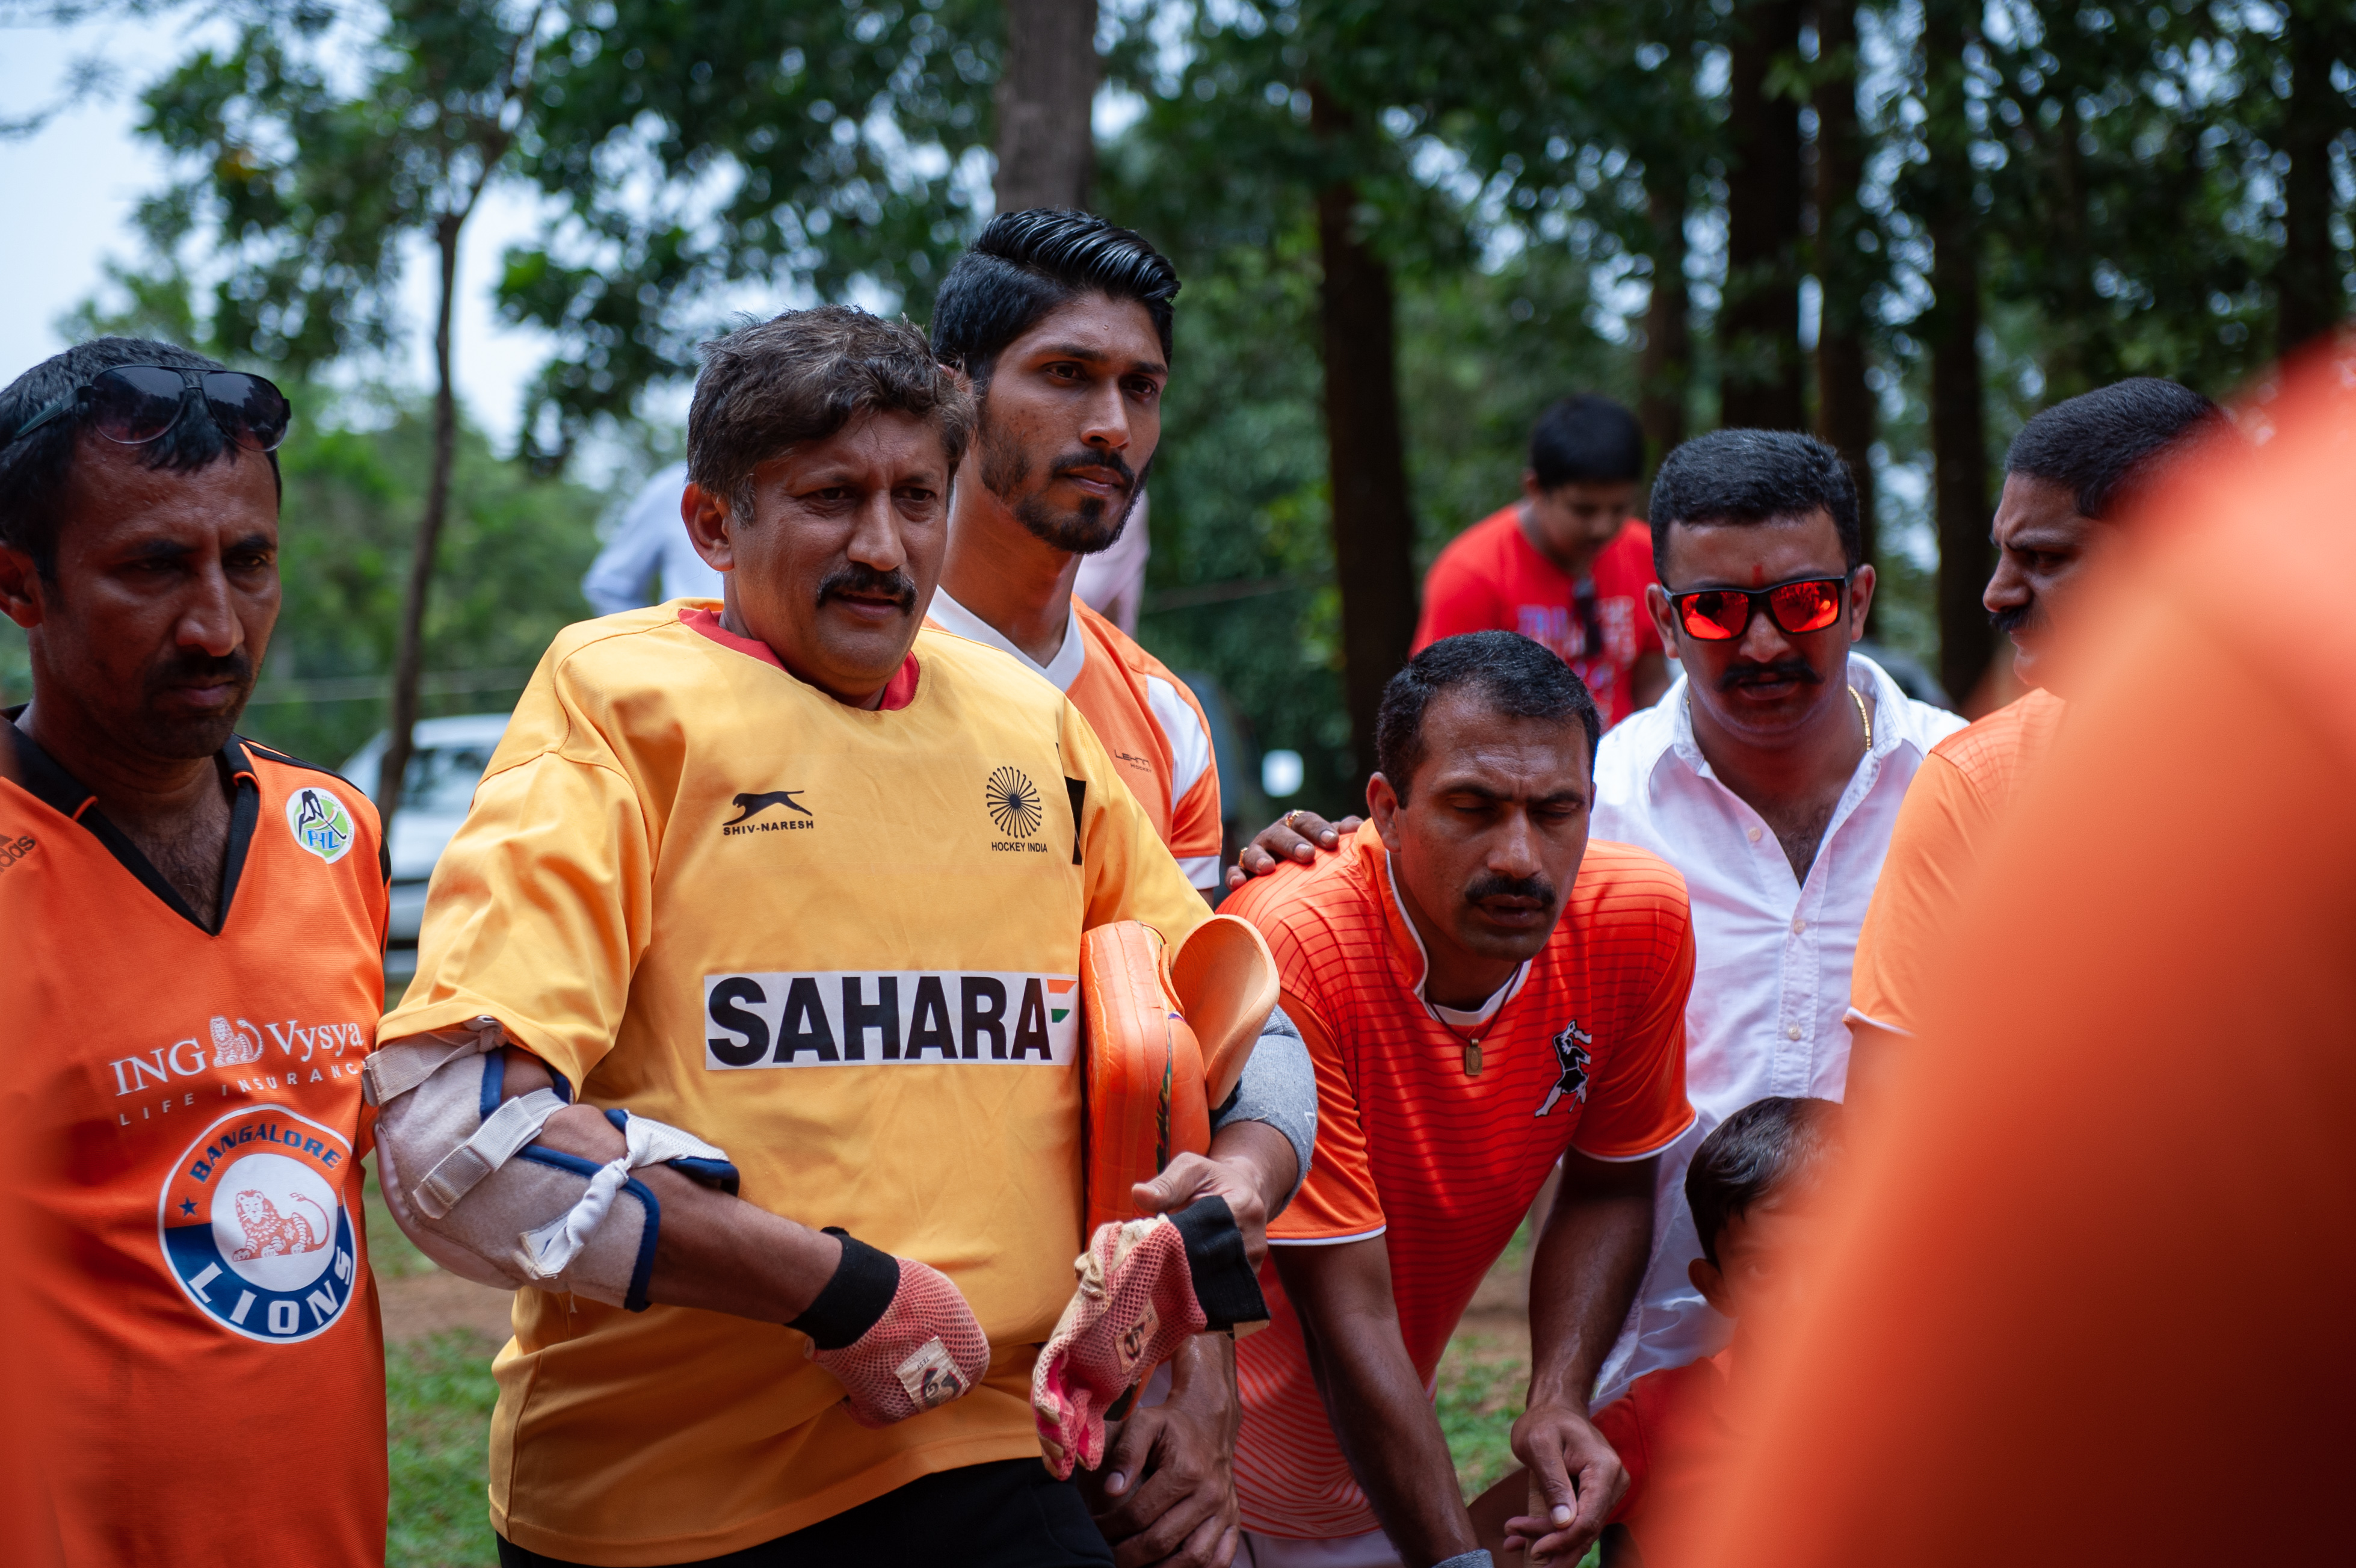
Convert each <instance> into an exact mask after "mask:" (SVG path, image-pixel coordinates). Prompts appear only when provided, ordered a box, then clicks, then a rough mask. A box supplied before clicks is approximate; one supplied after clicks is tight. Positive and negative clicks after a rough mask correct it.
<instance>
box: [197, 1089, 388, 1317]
mask: <svg viewBox="0 0 2356 1568" xmlns="http://www.w3.org/2000/svg"><path fill="white" fill-rule="evenodd" d="M351 1159H352V1146H351V1144H350V1143H349V1141H348V1140H347V1139H346V1138H345V1137H344V1136H343V1135H342V1134H341V1133H337V1132H336V1131H335V1130H334V1129H333V1128H330V1127H326V1126H322V1125H321V1124H320V1123H318V1122H314V1121H312V1120H311V1119H310V1118H308V1117H306V1116H297V1115H296V1114H295V1112H291V1111H288V1110H285V1109H284V1108H283V1107H280V1106H275V1105H257V1106H252V1107H250V1108H248V1109H246V1110H243V1111H236V1112H230V1114H229V1115H227V1116H224V1117H222V1118H221V1119H220V1121H218V1122H214V1123H213V1124H212V1125H211V1126H209V1127H208V1128H206V1129H205V1130H204V1132H203V1133H202V1134H200V1135H199V1136H198V1139H197V1141H196V1142H195V1143H193V1144H189V1145H188V1148H187V1153H185V1154H183V1155H181V1156H180V1160H179V1163H178V1164H177V1165H175V1166H173V1167H172V1174H171V1175H170V1176H167V1177H166V1178H165V1182H164V1195H163V1198H162V1201H161V1203H160V1205H159V1208H158V1211H157V1215H156V1229H157V1230H158V1231H159V1232H160V1234H161V1237H162V1240H163V1243H164V1262H166V1265H167V1266H168V1267H169V1268H170V1269H171V1271H172V1277H173V1278H174V1279H177V1280H178V1281H179V1282H180V1288H181V1289H182V1290H184V1291H186V1292H187V1295H188V1299H189V1300H190V1301H192V1302H194V1303H195V1304H196V1305H197V1306H198V1308H199V1309H200V1310H202V1311H204V1312H206V1313H208V1314H209V1315H210V1316H212V1318H213V1319H214V1321H216V1322H218V1323H219V1324H220V1326H222V1327H224V1328H227V1329H228V1330H230V1332H231V1333H233V1334H241V1335H243V1336H244V1337H247V1338H248V1339H259V1340H262V1342H263V1343H265V1344H284V1345H292V1344H295V1343H296V1342H298V1341H300V1340H305V1339H308V1338H311V1337H313V1336H315V1335H316V1334H319V1333H321V1332H323V1331H324V1330H326V1329H327V1327H328V1326H330V1325H332V1324H333V1323H334V1322H335V1321H336V1319H337V1318H338V1317H341V1316H343V1315H344V1308H345V1307H347V1306H348V1305H351V1299H352V1287H353V1285H354V1283H356V1282H357V1280H358V1278H359V1249H358V1248H357V1247H356V1246H355V1245H354V1243H353V1240H352V1218H351V1215H350V1214H349V1213H348V1211H347V1210H346V1209H345V1208H344V1200H343V1186H344V1176H345V1174H346V1173H347V1172H348V1170H349V1168H350V1165H351Z"/></svg>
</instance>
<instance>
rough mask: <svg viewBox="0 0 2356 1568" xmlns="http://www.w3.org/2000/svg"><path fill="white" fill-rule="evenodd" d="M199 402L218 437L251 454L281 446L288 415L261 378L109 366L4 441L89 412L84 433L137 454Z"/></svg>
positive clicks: (281, 396)
mask: <svg viewBox="0 0 2356 1568" xmlns="http://www.w3.org/2000/svg"><path fill="white" fill-rule="evenodd" d="M199 402H201V403H203V404H204V406H205V409H206V410H207V412H209V413H210V414H211V415H212V421H213V424H215V425H217V426H219V427H220V433H221V435H224V436H226V437H228V438H229V439H230V440H231V441H234V442H235V443H237V445H239V446H242V447H244V448H246V449H247V450H248V451H250V452H274V451H276V450H277V449H278V444H279V443H280V442H282V441H284V440H285V439H286V426H287V424H288V422H289V421H290V420H291V419H292V418H293V417H294V412H295V411H294V407H293V405H291V404H290V403H287V401H286V394H285V393H284V392H280V391H279V390H278V389H277V387H275V386H273V384H272V383H271V382H269V381H265V380H264V379H263V378H262V377H260V376H255V375H248V374H247V373H246V372H245V371H195V370H187V369H184V368H182V367H180V366H177V365H116V366H114V367H112V369H109V370H104V371H100V372H99V373H98V374H97V375H95V376H92V377H91V379H90V380H89V381H85V382H83V383H82V384H81V385H80V386H78V387H76V388H74V390H73V391H71V392H68V393H67V394H66V395H65V396H63V397H61V398H59V399H58V400H57V402H55V403H50V404H49V405H48V407H46V408H44V409H42V410H41V411H40V412H39V413H36V414H35V415H33V417H32V418H30V419H28V420H27V421H26V422H25V423H24V424H20V425H18V426H17V427H16V434H15V435H11V436H9V437H8V443H9V444H10V445H13V444H15V443H16V442H18V441H22V440H23V439H24V438H25V437H26V436H27V435H31V434H32V433H33V432H34V431H36V430H38V429H39V428H40V427H41V426H42V425H44V424H48V423H49V421H51V420H53V419H60V418H63V417H64V416H65V415H67V414H69V413H73V412H74V411H75V410H76V409H78V408H80V407H81V406H83V404H84V403H88V404H89V407H90V412H91V417H90V427H91V429H93V430H95V431H97V432H98V433H99V434H100V435H103V436H105V437H106V438H107V439H108V440H109V441H112V442H115V443H117V444H119V445H121V446H143V445H145V443H147V442H150V441H154V440H156V439H158V438H159V437H161V436H162V435H164V434H165V433H166V432H167V431H169V430H170V429H171V428H172V427H173V426H174V425H176V424H179V423H180V415H181V414H183V413H187V409H188V406H189V404H191V403H199Z"/></svg>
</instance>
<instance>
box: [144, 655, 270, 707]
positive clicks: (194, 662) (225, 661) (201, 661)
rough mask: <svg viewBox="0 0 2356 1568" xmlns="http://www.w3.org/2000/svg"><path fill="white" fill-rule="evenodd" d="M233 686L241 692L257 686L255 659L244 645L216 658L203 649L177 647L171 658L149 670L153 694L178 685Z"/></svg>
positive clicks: (149, 690) (148, 676) (149, 685)
mask: <svg viewBox="0 0 2356 1568" xmlns="http://www.w3.org/2000/svg"><path fill="white" fill-rule="evenodd" d="M217 685H230V686H234V687H236V688H237V689H238V690H239V691H240V692H249V691H251V690H252V688H253V658H252V655H251V654H249V653H247V652H246V650H244V649H242V648H241V649H239V650H237V651H235V652H234V653H228V654H223V655H220V656H219V657H216V656H215V655H213V654H210V653H207V652H206V651H204V650H202V649H200V648H183V649H177V650H174V653H173V655H172V658H171V659H170V660H169V661H167V662H166V663H163V664H159V665H157V666H156V667H155V669H153V670H151V671H148V672H147V691H148V694H149V695H151V696H152V695H154V694H155V693H159V692H163V691H166V690H168V689H169V688H171V687H174V686H217Z"/></svg>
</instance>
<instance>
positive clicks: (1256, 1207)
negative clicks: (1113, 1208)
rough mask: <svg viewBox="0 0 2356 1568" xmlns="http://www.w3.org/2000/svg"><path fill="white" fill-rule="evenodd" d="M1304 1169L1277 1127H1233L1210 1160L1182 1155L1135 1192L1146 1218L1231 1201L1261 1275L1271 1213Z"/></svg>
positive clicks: (1222, 1134) (1215, 1143)
mask: <svg viewBox="0 0 2356 1568" xmlns="http://www.w3.org/2000/svg"><path fill="white" fill-rule="evenodd" d="M1299 1167H1300V1159H1299V1156H1298V1155H1294V1154H1293V1152H1292V1143H1291V1140H1290V1139H1289V1138H1287V1137H1286V1136H1285V1135H1284V1134H1283V1133H1280V1132H1278V1131H1277V1130H1276V1129H1275V1128H1273V1127H1270V1126H1269V1125H1268V1124H1267V1123H1265V1122H1231V1123H1229V1124H1228V1125H1226V1126H1225V1127H1222V1128H1220V1129H1219V1132H1218V1135H1217V1136H1216V1137H1215V1138H1214V1139H1212V1140H1211V1154H1210V1155H1208V1156H1205V1155H1178V1156H1176V1157H1175V1158H1173V1160H1172V1161H1171V1162H1170V1164H1169V1165H1166V1166H1164V1167H1163V1169H1162V1174H1161V1175H1160V1176H1155V1177H1154V1178H1153V1179H1152V1180H1151V1181H1141V1182H1139V1183H1138V1184H1137V1185H1136V1187H1132V1188H1130V1197H1133V1198H1134V1199H1135V1200H1136V1203H1137V1211H1138V1212H1139V1213H1140V1214H1175V1213H1177V1212H1178V1211H1179V1210H1180V1209H1182V1208H1185V1207H1186V1206H1187V1205H1188V1204H1190V1203H1193V1202H1194V1201H1195V1200H1196V1199H1197V1198H1204V1197H1224V1198H1226V1200H1227V1208H1229V1209H1231V1210H1232V1211H1233V1212H1234V1214H1235V1217H1236V1229H1237V1230H1240V1231H1242V1232H1243V1238H1244V1259H1245V1261H1246V1262H1248V1263H1250V1264H1251V1266H1252V1267H1253V1268H1254V1269H1255V1270H1257V1269H1258V1267H1259V1266H1260V1263H1261V1262H1262V1261H1264V1260H1265V1259H1266V1258H1267V1257H1268V1214H1269V1209H1270V1208H1274V1207H1275V1205H1276V1204H1277V1203H1278V1202H1279V1201H1280V1200H1281V1199H1282V1198H1283V1197H1284V1195H1285V1194H1286V1193H1289V1192H1290V1191H1291V1190H1292V1182H1293V1177H1294V1176H1296V1175H1297V1174H1298V1171H1299Z"/></svg>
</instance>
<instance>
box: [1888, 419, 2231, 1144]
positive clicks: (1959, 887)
mask: <svg viewBox="0 0 2356 1568" xmlns="http://www.w3.org/2000/svg"><path fill="white" fill-rule="evenodd" d="M2225 433H2226V425H2225V421H2224V416H2223V415H2222V413H2220V412H2219V411H2218V408H2217V405H2216V404H2215V403H2211V402H2210V401H2209V400H2208V399H2207V398H2205V397H2202V396H2201V394H2200V393H2199V392H2193V391H2190V389H2188V388H2185V387H2180V386H2179V385H2177V384H2176V383H2175V382H2174V381H2157V380H2153V379H2151V378H2148V377H2136V378H2134V379H2132V380H2128V381H2117V382H2115V383H2113V384H2112V385H2110V386H2107V387H2103V388H2101V389H2099V390H2097V391H2094V392H2086V393H2083V395H2081V396H2078V397H2073V398H2070V399H2067V400H2066V401H2064V402H2061V403H2055V404H2054V405H2053V406H2052V407H2051V408H2049V409H2046V410H2045V411H2043V412H2042V413H2039V414H2037V415H2036V416H2035V417H2034V418H2032V419H2030V420H2029V423H2027V424H2024V425H2022V426H2021V427H2020V434H2019V435H2016V436H2014V437H2013V442H2012V449H2011V450H2010V451H2009V452H2008V453H2007V454H2006V456H2005V470H2006V472H2005V478H2004V495H2003V498H2002V499H2001V500H2000V501H1999V502H1998V503H1997V513H1996V521H1995V524H1994V526H1993V528H1992V529H1991V530H1990V533H1991V537H1992V538H1993V539H1994V541H1995V543H1996V547H1997V567H1996V575H1994V576H1993V577H1991V578H1989V580H1988V585H1987V594H1986V595H1984V596H1983V602H1984V603H1985V604H1986V605H1987V610H1988V615H1989V617H1990V618H1992V619H1993V620H1994V621H1995V622H1996V625H1997V629H1998V630H1999V631H2002V632H2004V633H2005V634H2006V635H2007V636H2008V637H2009V638H2011V639H2012V642H2013V648H2014V653H2013V661H2012V668H2013V671H2014V673H2016V674H2018V675H2019V677H2020V678H2021V679H2022V680H2023V681H2024V682H2027V683H2028V685H2029V687H2030V691H2029V694H2028V695H2027V696H2025V697H2022V698H2021V699H2020V700H2019V701H2018V702H2015V703H2008V704H2007V705H2006V706H2004V707H2002V708H1999V709H1997V711H1996V712H1995V713H1992V714H1988V715H1987V717H1986V718H1984V719H1982V720H1980V721H1979V722H1978V723H1977V724H1975V725H1972V726H1971V727H1970V728H1968V729H1965V730H1961V731H1958V732H1957V733H1955V734H1954V735H1951V736H1948V737H1947V738H1946V739H1944V740H1943V741H1941V742H1940V743H1939V744H1938V745H1937V746H1933V748H1932V750H1931V754H1930V756H1928V757H1925V758H1924V759H1923V762H1922V771H1921V772H1920V773H1918V774H1917V775H1916V776H1915V779H1914V783H1913V786H1912V789H1909V790H1908V791H1907V795H1906V800H1905V803H1904V804H1903V805H1902V806H1901V807H1900V808H1899V812H1898V821H1897V823H1896V825H1895V826H1894V827H1893V828H1892V829H1891V831H1890V854H1889V856H1888V858H1887V859H1885V860H1884V861H1883V862H1882V865H1881V876H1880V880H1879V882H1877V883H1876V884H1875V886H1874V890H1873V902H1872V904H1871V906H1870V907H1869V908H1868V910H1867V911H1866V917H1865V924H1864V926H1863V928H1862V929H1860V930H1859V932H1858V942H1857V966H1856V969H1855V971H1854V978H1853V979H1852V981H1851V983H1850V987H1849V1007H1848V1028H1849V1039H1850V1046H1849V1079H1850V1082H1851V1083H1852V1084H1854V1085H1855V1086H1856V1088H1857V1090H1858V1092H1860V1093H1862V1094H1863V1095H1864V1096H1865V1097H1866V1098H1867V1099H1868V1100H1870V1099H1871V1098H1872V1097H1873V1095H1874V1093H1875V1091H1876V1089H1877V1088H1878V1086H1879V1081H1880V1079H1881V1077H1882V1075H1883V1074H1885V1073H1886V1072H1888V1070H1889V1069H1890V1059H1891V1054H1892V1046H1891V1042H1892V1041H1893V1040H1895V1039H1902V1038H1906V1037H1909V1036H1912V1035H1913V1034H1915V1033H1916V1032H1917V1030H1918V1028H1919V1026H1920V1024H1921V1019H1920V1018H1919V1017H1918V1016H1917V1014H1918V1011H1919V1008H1920V1006H1921V1002H1920V993H1921V991H1922V983H1923V976H1924V975H1925V974H1926V973H1928V972H1930V971H1931V970H1932V969H1933V968H1934V967H1935V966H1936V965H1937V964H1938V963H1939V961H1941V960H1942V959H1943V958H1944V956H1945V954H1946V951H1947V949H1948V947H1949V945H1950V944H1951V942H1952V941H1953V936H1954V918H1955V914H1956V911H1957V910H1958V909H1959V908H1961V907H1962V902H1963V897H1964V893H1965V887H1966V886H1967V884H1968V883H1969V881H1970V879H1971V876H1972V874H1973V871H1974V869H1975V868H1976V866H1977V865H1979V864H1980V863H1981V861H1982V860H1983V859H1985V858H1986V855H1987V848H1988V842H1989V835H1990V833H1991V832H1992V831H1993V830H1994V828H1995V826H1996V824H1997V822H1998V821H1999V820H2000V818H2001V817H2002V815H2003V813H2004V811H2006V809H2007V808H2008V806H2009V805H2010V803H2011V800H2012V798H2013V796H2014V795H2015V794H2016V793H2017V792H2018V791H2019V789H2020V787H2021V785H2022V783H2023V782H2024V780H2025V779H2027V778H2028V777H2029V774H2030V773H2031V772H2032V771H2033V770H2034V769H2035V768H2036V767H2037V765H2038V764H2039V763H2040V761H2041V760H2042V758H2043V757H2044V755H2045V751H2046V749H2047V747H2048V746H2051V743H2052V739H2053V736H2054V733H2055V732H2056V731H2057V730H2058V729H2059V728H2060V727H2061V714H2062V711H2063V709H2062V700H2061V695H2060V694H2059V693H2058V692H2057V691H2056V690H2055V686H2056V681H2055V675H2054V671H2052V670H2051V669H2050V668H2049V665H2050V664H2051V650H2052V644H2053V640H2054V639H2055V638H2057V637H2059V636H2061V634H2062V633H2063V632H2064V631H2065V630H2066V629H2067V627H2068V624H2069V622H2070V621H2071V620H2072V613H2071V612H2072V609H2073V607H2074V606H2075V605H2076V602H2077V596H2078V593H2079V591H2080V589H2081V588H2082V586H2083V584H2084V583H2085V582H2086V581H2087V580H2088V579H2089V578H2090V577H2091V576H2092V575H2093V573H2092V572H2090V571H2089V570H2088V568H2089V567H2090V566H2091V565H2092V564H2094V562H2096V561H2097V560H2099V559H2100V558H2102V557H2103V556H2104V554H2106V553H2109V551H2110V549H2111V547H2112V546H2113V544H2114V543H2115V542H2116V540H2115V536H2116V534H2117V533H2118V530H2119V524H2120V522H2121V521H2122V520H2123V519H2124V518H2125V517H2126V515H2127V514H2128V513H2129V512H2130V511H2131V510H2133V509H2135V508H2136V506H2138V505H2139V504H2142V503H2145V502H2147V501H2148V500H2149V499H2151V497H2152V495H2153V493H2154V491H2155V490H2156V489H2158V483H2159V480H2160V478H2161V476H2162V475H2163V474H2164V473H2165V472H2166V471H2167V470H2168V469H2169V466H2170V465H2171V464H2173V463H2175V462H2176V461H2177V460H2178V459H2179V458H2181V457H2183V456H2185V455H2186V454H2187V452H2188V451H2190V449H2191V448H2193V447H2194V446H2198V445H2200V444H2201V443H2203V442H2204V441H2207V440H2210V439H2211V438H2212V437H2217V436H2220V435H2224V434H2225Z"/></svg>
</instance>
